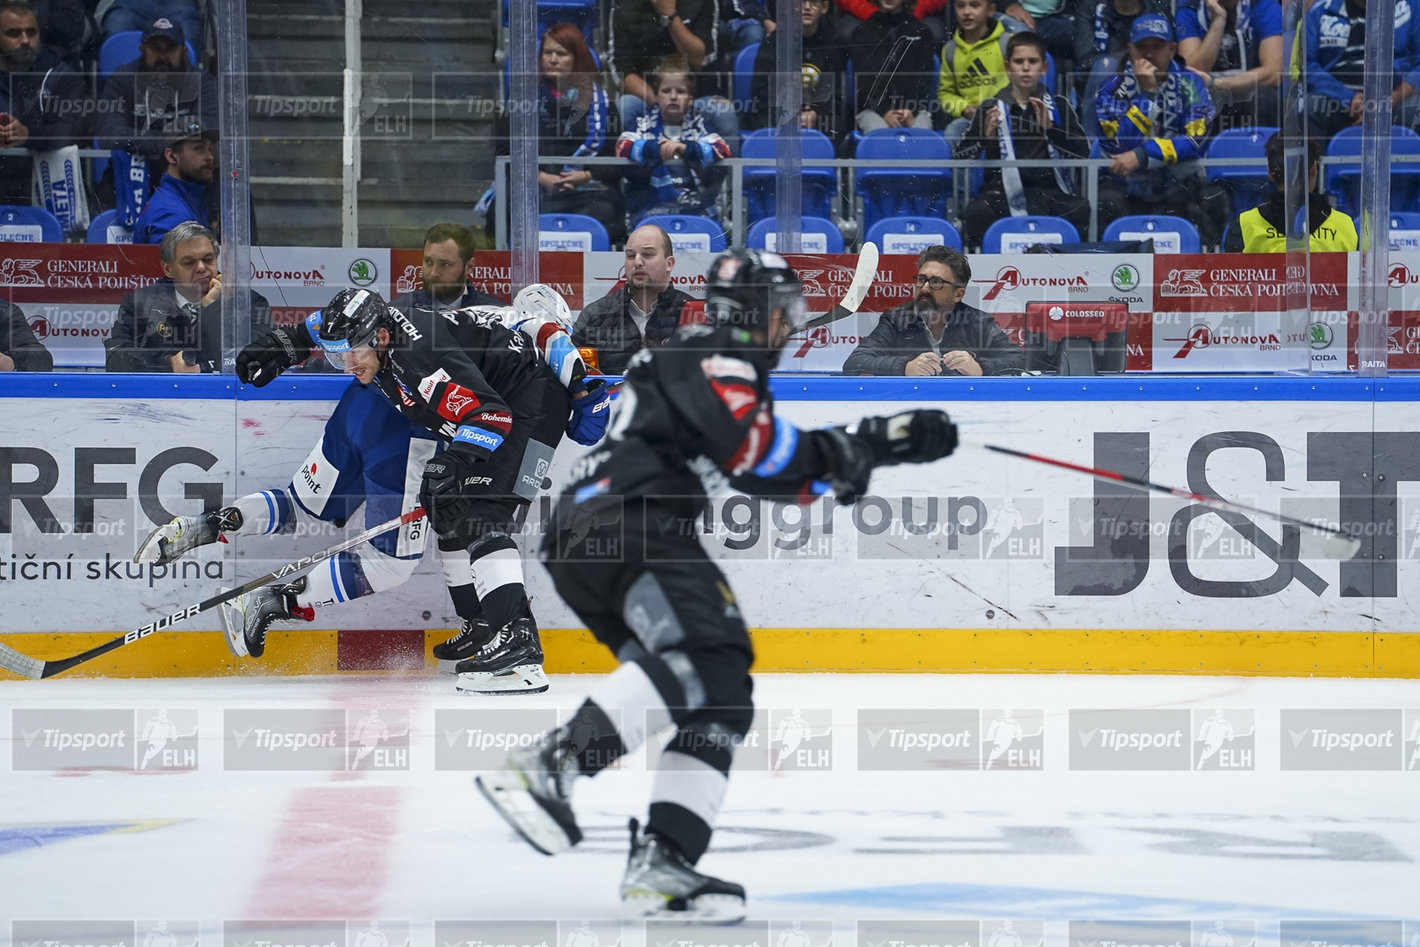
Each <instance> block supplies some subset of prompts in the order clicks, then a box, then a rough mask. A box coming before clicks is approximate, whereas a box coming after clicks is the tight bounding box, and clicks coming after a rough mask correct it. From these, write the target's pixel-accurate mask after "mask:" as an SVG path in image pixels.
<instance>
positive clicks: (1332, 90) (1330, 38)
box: [1306, 0, 1420, 141]
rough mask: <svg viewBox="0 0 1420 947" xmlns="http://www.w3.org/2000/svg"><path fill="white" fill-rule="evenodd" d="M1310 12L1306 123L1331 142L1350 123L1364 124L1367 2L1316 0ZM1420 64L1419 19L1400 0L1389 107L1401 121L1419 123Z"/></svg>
mask: <svg viewBox="0 0 1420 947" xmlns="http://www.w3.org/2000/svg"><path fill="white" fill-rule="evenodd" d="M1402 14H1404V15H1402ZM1306 16H1307V23H1306V57H1307V122H1308V126H1307V127H1308V130H1309V131H1310V133H1311V134H1313V135H1316V136H1317V137H1319V138H1321V140H1322V141H1326V140H1328V139H1330V138H1331V136H1332V135H1334V134H1336V133H1337V132H1339V131H1341V129H1343V128H1346V127H1347V126H1349V125H1359V124H1361V116H1362V114H1363V111H1364V107H1363V104H1362V102H1363V100H1362V95H1361V78H1362V76H1363V74H1364V73H1365V59H1366V0H1315V2H1313V3H1312V5H1311V6H1310V7H1309V8H1308V9H1307V13H1306ZM1417 67H1420V23H1417V22H1416V18H1415V16H1414V7H1413V6H1412V5H1411V3H1410V2H1409V0H1396V4H1395V81H1394V83H1393V88H1392V91H1391V94H1390V107H1391V115H1392V117H1393V119H1394V121H1395V123H1396V124H1398V125H1406V126H1411V125H1414V124H1415V114H1416V108H1415V106H1416V100H1415V98H1414V96H1415V92H1416V90H1417V89H1420V68H1417ZM1412 70H1413V71H1412Z"/></svg>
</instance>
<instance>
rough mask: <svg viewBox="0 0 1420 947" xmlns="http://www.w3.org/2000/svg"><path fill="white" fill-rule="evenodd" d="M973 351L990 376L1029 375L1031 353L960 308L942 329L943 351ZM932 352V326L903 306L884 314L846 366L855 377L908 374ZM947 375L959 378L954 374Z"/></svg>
mask: <svg viewBox="0 0 1420 947" xmlns="http://www.w3.org/2000/svg"><path fill="white" fill-rule="evenodd" d="M958 349H959V350H962V351H966V352H970V353H971V355H972V357H973V358H975V359H976V361H977V362H979V363H980V364H981V372H982V374H984V375H1009V374H1014V373H1017V372H1020V371H1023V370H1024V369H1025V367H1026V353H1025V351H1024V350H1023V349H1022V348H1021V347H1020V346H1019V345H1017V344H1016V343H1014V342H1012V341H1011V337H1010V336H1008V335H1007V334H1006V333H1005V332H1003V331H1002V330H1001V327H1000V326H998V325H997V324H996V320H995V319H993V318H991V316H990V315H989V314H987V313H984V312H982V311H981V310H980V309H976V308H974V307H972V306H968V305H967V304H966V303H957V305H956V308H955V309H953V310H952V313H951V315H950V316H948V317H947V324H946V327H945V328H944V329H942V346H941V350H942V351H943V352H949V351H954V350H958ZM930 351H932V341H931V338H930V337H929V336H928V334H927V323H926V322H924V321H923V319H922V316H921V315H920V314H919V313H918V312H917V311H916V310H914V309H913V308H912V307H911V306H899V307H898V308H896V309H893V310H891V311H890V312H885V313H883V317H882V318H881V319H879V320H878V324H877V326H876V327H875V328H874V329H873V331H872V332H869V333H868V334H867V336H865V337H864V338H863V340H862V341H861V342H859V343H858V347H857V348H855V349H854V350H853V353H852V354H851V355H849V356H848V360H847V361H846V362H844V363H843V370H844V371H845V372H847V373H849V374H863V375H903V374H906V372H907V363H908V362H910V361H912V360H913V359H914V358H916V357H917V356H919V355H921V354H922V353H923V352H930ZM944 374H951V375H959V374H960V373H958V372H953V371H950V370H948V371H947V372H945V373H944Z"/></svg>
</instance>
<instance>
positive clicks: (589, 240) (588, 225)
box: [537, 214, 611, 253]
mask: <svg viewBox="0 0 1420 947" xmlns="http://www.w3.org/2000/svg"><path fill="white" fill-rule="evenodd" d="M537 231H538V233H537V248H538V250H568V251H571V252H574V253H586V252H587V251H588V250H610V249H611V238H610V237H609V236H607V232H606V228H605V227H603V226H602V222H601V221H599V220H597V219H596V218H595V217H589V216H587V215H586V214H539V215H538V218H537Z"/></svg>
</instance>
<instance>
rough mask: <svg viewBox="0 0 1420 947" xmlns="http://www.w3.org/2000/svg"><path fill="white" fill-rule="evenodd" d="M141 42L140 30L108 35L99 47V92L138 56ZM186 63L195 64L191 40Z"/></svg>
mask: <svg viewBox="0 0 1420 947" xmlns="http://www.w3.org/2000/svg"><path fill="white" fill-rule="evenodd" d="M142 40H143V31H142V30H123V31H121V32H118V33H111V34H109V36H108V38H107V39H105V40H104V41H103V43H102V44H101V45H100V46H99V60H98V73H99V92H100V93H102V92H103V81H104V80H105V79H107V78H108V77H109V76H110V75H111V74H112V73H113V71H114V70H115V69H117V68H118V67H119V66H126V65H128V64H129V63H131V62H133V60H135V59H137V58H138V57H139V55H140V53H139V51H138V47H139V45H140V43H141V42H142ZM186 45H187V61H188V62H190V63H192V64H193V65H196V64H197V51H196V50H195V49H193V48H192V40H188V41H187V44H186Z"/></svg>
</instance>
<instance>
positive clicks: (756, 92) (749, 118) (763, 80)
mask: <svg viewBox="0 0 1420 947" xmlns="http://www.w3.org/2000/svg"><path fill="white" fill-rule="evenodd" d="M829 27H830V24H829V23H828V21H827V19H824V20H821V21H820V22H819V27H818V32H816V33H814V35H812V36H805V37H804V62H803V78H804V93H803V96H804V99H803V107H804V108H808V109H813V111H814V112H815V113H816V114H817V116H818V130H819V131H821V132H823V133H824V134H825V135H827V136H828V137H829V138H831V139H833V140H834V141H835V142H836V141H837V140H838V139H839V137H840V136H842V135H843V134H844V133H845V132H846V131H847V130H848V129H849V128H851V127H852V124H853V123H852V122H851V121H850V119H849V116H848V115H847V111H848V110H847V108H846V107H845V105H844V98H845V96H844V95H843V94H842V90H843V88H844V87H845V86H846V85H847V78H846V73H847V69H848V55H847V52H846V51H845V50H844V47H843V44H842V43H840V42H838V41H837V40H836V39H835V38H834V36H833V31H832V30H831V29H830V28H829ZM777 52H778V50H777V47H776V45H775V39H774V37H773V36H772V35H771V36H769V37H768V38H767V39H765V41H764V42H762V43H760V44H759V52H758V53H757V54H756V55H755V59H754V78H753V79H752V80H750V101H749V102H748V103H746V104H745V105H743V106H741V107H742V108H743V109H744V110H745V112H746V113H748V114H746V115H745V116H744V119H743V121H744V123H745V124H744V127H746V128H773V127H775V126H777V125H778V124H779V122H777V121H774V120H773V116H774V112H775V109H774V100H773V86H772V84H771V81H770V80H771V76H772V74H773V73H774V71H775V69H776V68H777V64H778V56H777Z"/></svg>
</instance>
